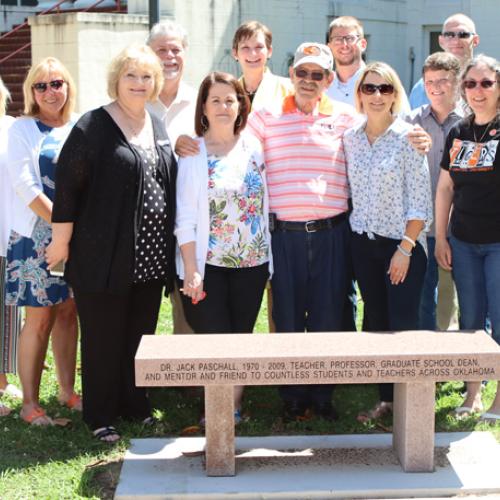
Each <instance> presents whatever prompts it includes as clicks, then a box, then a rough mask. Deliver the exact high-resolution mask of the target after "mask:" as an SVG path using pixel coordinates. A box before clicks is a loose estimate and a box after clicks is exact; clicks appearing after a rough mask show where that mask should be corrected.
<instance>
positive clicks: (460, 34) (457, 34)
mask: <svg viewBox="0 0 500 500" xmlns="http://www.w3.org/2000/svg"><path fill="white" fill-rule="evenodd" d="M442 35H443V36H444V37H445V38H447V39H448V40H452V39H453V38H459V39H460V40H466V39H468V38H470V37H472V36H474V35H475V33H472V32H470V31H443V33H442Z"/></svg>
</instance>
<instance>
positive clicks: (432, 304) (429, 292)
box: [418, 236, 439, 330]
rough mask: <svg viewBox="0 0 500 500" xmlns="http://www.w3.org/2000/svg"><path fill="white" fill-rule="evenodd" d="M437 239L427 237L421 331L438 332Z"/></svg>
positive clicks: (421, 305)
mask: <svg viewBox="0 0 500 500" xmlns="http://www.w3.org/2000/svg"><path fill="white" fill-rule="evenodd" d="M435 248H436V238H433V237H431V236H429V237H427V252H428V253H427V270H426V272H425V278H424V285H423V287H422V300H421V302H420V311H419V315H418V316H419V328H420V329H421V330H436V329H437V321H436V307H437V299H438V290H437V286H438V280H439V273H438V264H437V261H436V257H434V249H435Z"/></svg>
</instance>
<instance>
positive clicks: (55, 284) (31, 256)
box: [6, 219, 71, 307]
mask: <svg viewBox="0 0 500 500" xmlns="http://www.w3.org/2000/svg"><path fill="white" fill-rule="evenodd" d="M51 240H52V230H51V227H50V225H49V224H48V223H47V222H45V221H44V220H42V219H39V220H38V222H37V224H36V225H35V229H34V230H33V235H32V237H31V238H25V237H23V236H21V235H19V234H17V233H16V232H15V231H11V234H10V240H9V246H8V248H7V272H6V276H7V278H6V279H7V282H6V289H7V295H6V303H7V304H8V305H10V306H19V307H20V306H31V307H47V306H55V305H56V304H60V303H62V302H64V301H65V300H66V299H67V298H69V297H70V296H71V295H70V291H69V287H68V285H67V284H66V282H65V281H64V280H63V279H62V278H61V277H59V276H52V275H51V274H50V273H49V270H48V268H47V263H46V262H45V250H46V248H47V246H48V245H49V243H50V242H51Z"/></svg>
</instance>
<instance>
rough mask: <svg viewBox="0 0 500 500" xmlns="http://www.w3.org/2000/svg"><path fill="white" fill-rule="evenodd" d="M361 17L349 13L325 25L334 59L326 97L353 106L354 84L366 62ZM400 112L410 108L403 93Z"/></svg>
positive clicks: (365, 42) (365, 44) (365, 45)
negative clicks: (333, 67)
mask: <svg viewBox="0 0 500 500" xmlns="http://www.w3.org/2000/svg"><path fill="white" fill-rule="evenodd" d="M364 36H365V34H364V30H363V25H362V24H361V21H360V20H359V19H357V18H355V17H353V16H341V17H337V18H336V19H334V20H333V21H332V22H331V23H330V26H329V29H328V47H330V50H331V51H332V54H333V59H334V61H335V71H334V76H335V77H334V79H333V82H332V83H331V85H330V87H329V88H328V89H327V91H326V94H327V95H328V97H329V98H330V99H333V100H335V101H341V102H343V103H346V104H350V105H351V106H354V86H355V85H356V82H357V81H358V78H359V76H360V75H361V72H362V71H363V69H364V67H365V66H366V64H365V62H364V61H363V53H364V52H365V50H366V47H367V45H368V42H367V41H366V39H365V37H364ZM402 97H403V105H402V108H401V111H402V113H409V112H410V104H409V102H408V97H407V96H406V93H404V95H403V96H402Z"/></svg>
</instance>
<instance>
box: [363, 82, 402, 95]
mask: <svg viewBox="0 0 500 500" xmlns="http://www.w3.org/2000/svg"><path fill="white" fill-rule="evenodd" d="M377 90H378V91H379V92H380V93H381V94H382V95H391V94H393V93H394V86H393V85H391V84H390V83H382V84H381V85H375V84H373V83H363V84H361V92H363V94H366V95H373V94H375V92H377Z"/></svg>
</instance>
